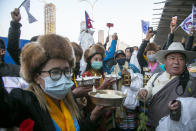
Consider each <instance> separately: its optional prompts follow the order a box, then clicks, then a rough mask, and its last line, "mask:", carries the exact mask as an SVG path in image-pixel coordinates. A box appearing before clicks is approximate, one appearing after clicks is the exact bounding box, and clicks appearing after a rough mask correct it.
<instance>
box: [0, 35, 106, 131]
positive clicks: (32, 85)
mask: <svg viewBox="0 0 196 131" xmlns="http://www.w3.org/2000/svg"><path fill="white" fill-rule="evenodd" d="M74 62H75V56H74V52H73V48H72V46H71V44H70V43H69V42H68V41H67V40H66V39H65V38H63V37H61V36H58V35H55V34H49V35H43V36H40V37H39V39H38V42H36V43H29V44H27V45H26V46H25V47H24V48H23V50H22V53H21V74H22V76H23V78H24V79H25V80H26V81H27V82H28V83H29V88H28V90H22V89H13V90H12V91H11V93H10V94H8V93H7V92H6V91H5V89H4V88H3V86H1V87H0V113H1V114H0V115H1V117H0V127H13V126H19V125H20V124H21V123H22V122H23V121H24V120H26V119H28V118H30V119H32V120H33V121H34V125H33V129H32V130H34V131H79V130H85V131H86V130H95V129H96V127H97V124H96V122H94V121H96V119H97V116H99V115H100V112H101V111H100V110H101V109H102V107H96V108H95V109H94V110H93V111H92V113H91V115H90V117H89V118H87V119H86V121H84V120H80V114H79V110H78V107H77V105H76V103H75V101H74V99H73V96H72V92H71V87H72V86H73V82H72V80H71V68H72V67H73V66H74ZM78 123H79V124H78Z"/></svg>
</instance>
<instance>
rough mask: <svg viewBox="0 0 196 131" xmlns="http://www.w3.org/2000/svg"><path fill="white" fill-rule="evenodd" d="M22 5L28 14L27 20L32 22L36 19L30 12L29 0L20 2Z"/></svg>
mask: <svg viewBox="0 0 196 131" xmlns="http://www.w3.org/2000/svg"><path fill="white" fill-rule="evenodd" d="M22 6H23V7H24V8H25V10H26V12H27V15H28V20H29V23H30V24H31V23H33V22H36V21H37V20H36V19H35V17H33V15H32V14H31V13H30V0H25V1H24V2H23V3H22Z"/></svg>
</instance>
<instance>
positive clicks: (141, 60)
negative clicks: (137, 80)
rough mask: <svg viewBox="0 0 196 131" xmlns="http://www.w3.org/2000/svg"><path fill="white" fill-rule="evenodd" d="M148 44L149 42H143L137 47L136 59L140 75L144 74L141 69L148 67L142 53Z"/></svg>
mask: <svg viewBox="0 0 196 131" xmlns="http://www.w3.org/2000/svg"><path fill="white" fill-rule="evenodd" d="M148 42H149V41H146V40H143V42H142V44H141V45H140V47H139V50H138V53H137V59H138V63H139V65H140V67H141V73H142V74H144V71H143V67H147V66H148V63H147V61H146V60H145V58H144V51H145V48H146V46H147V44H148Z"/></svg>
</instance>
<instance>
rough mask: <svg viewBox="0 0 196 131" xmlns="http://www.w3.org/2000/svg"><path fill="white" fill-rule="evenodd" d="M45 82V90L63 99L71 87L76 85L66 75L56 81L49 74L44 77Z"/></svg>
mask: <svg viewBox="0 0 196 131" xmlns="http://www.w3.org/2000/svg"><path fill="white" fill-rule="evenodd" d="M44 82H45V88H44V89H43V90H44V92H45V93H46V94H47V95H49V96H51V97H52V98H54V99H57V100H62V99H63V98H65V96H66V95H67V93H68V92H69V91H70V89H71V87H72V86H73V85H74V83H73V81H72V80H71V79H68V78H67V77H65V76H64V75H62V76H61V78H60V79H59V80H58V81H54V80H52V79H51V78H50V76H48V77H46V78H44Z"/></svg>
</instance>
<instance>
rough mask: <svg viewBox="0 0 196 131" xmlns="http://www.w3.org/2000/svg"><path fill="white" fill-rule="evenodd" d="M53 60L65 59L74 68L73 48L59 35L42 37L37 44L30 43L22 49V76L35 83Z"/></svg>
mask: <svg viewBox="0 0 196 131" xmlns="http://www.w3.org/2000/svg"><path fill="white" fill-rule="evenodd" d="M52 58H60V59H65V60H67V61H68V62H69V65H70V66H71V67H73V66H74V63H75V55H74V50H73V47H72V46H71V44H70V43H69V42H68V41H67V40H66V39H65V38H63V37H61V36H59V35H56V34H48V35H43V36H40V37H39V39H38V41H37V42H34V43H29V44H27V45H26V46H25V47H24V48H23V49H22V53H21V57H20V61H21V75H22V76H23V77H24V79H25V80H26V81H27V82H29V83H30V82H33V81H34V80H33V79H34V76H35V75H36V74H37V73H39V71H40V70H41V68H42V67H43V66H44V65H45V63H46V62H47V61H48V60H49V59H52Z"/></svg>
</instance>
